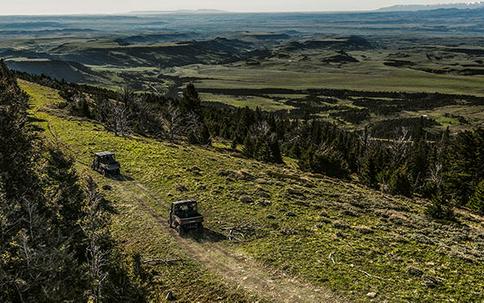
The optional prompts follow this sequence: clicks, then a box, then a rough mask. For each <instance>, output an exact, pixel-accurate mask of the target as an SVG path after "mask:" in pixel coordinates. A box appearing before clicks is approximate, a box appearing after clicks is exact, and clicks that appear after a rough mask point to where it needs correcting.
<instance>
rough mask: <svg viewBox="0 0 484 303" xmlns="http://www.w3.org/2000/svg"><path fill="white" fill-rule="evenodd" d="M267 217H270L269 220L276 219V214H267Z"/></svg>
mask: <svg viewBox="0 0 484 303" xmlns="http://www.w3.org/2000/svg"><path fill="white" fill-rule="evenodd" d="M267 219H269V220H275V219H276V216H274V215H267Z"/></svg>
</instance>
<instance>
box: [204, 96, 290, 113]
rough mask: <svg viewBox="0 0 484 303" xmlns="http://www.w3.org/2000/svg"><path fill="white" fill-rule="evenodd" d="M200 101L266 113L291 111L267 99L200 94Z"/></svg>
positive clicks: (279, 103)
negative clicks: (260, 110)
mask: <svg viewBox="0 0 484 303" xmlns="http://www.w3.org/2000/svg"><path fill="white" fill-rule="evenodd" d="M200 97H201V99H202V101H205V102H219V103H224V104H228V105H232V106H236V107H246V106H247V107H249V108H251V109H255V108H257V107H259V108H260V109H262V110H266V111H277V110H291V109H293V107H292V106H289V105H286V104H284V103H282V102H277V101H274V100H272V99H269V98H264V97H257V96H229V95H216V94H208V93H202V94H200Z"/></svg>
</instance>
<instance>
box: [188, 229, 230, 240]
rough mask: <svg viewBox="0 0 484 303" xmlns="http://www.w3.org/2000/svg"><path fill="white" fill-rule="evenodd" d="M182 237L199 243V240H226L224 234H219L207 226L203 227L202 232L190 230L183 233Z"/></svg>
mask: <svg viewBox="0 0 484 303" xmlns="http://www.w3.org/2000/svg"><path fill="white" fill-rule="evenodd" d="M183 237H184V238H190V239H193V240H195V241H197V242H200V243H201V242H210V243H217V242H221V241H225V240H227V237H226V236H225V235H224V234H221V233H219V232H216V231H214V230H211V229H208V228H204V229H203V233H199V232H196V231H192V232H188V233H186V234H183Z"/></svg>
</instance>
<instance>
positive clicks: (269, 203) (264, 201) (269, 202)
mask: <svg viewBox="0 0 484 303" xmlns="http://www.w3.org/2000/svg"><path fill="white" fill-rule="evenodd" d="M258 204H259V205H260V206H263V207H267V206H271V205H272V202H271V201H269V200H262V201H259V203H258Z"/></svg>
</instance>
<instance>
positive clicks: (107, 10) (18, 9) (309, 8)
mask: <svg viewBox="0 0 484 303" xmlns="http://www.w3.org/2000/svg"><path fill="white" fill-rule="evenodd" d="M451 3H465V1H462V2H459V1H455V0H454V1H452V0H450V1H445V0H421V1H418V2H417V1H392V0H376V1H370V0H360V1H354V0H352V1H349V0H329V1H319V0H299V1H298V0H266V1H263V2H262V1H257V0H246V1H244V2H243V3H241V2H239V1H221V0H198V1H197V0H179V1H177V2H176V4H173V3H172V2H168V1H156V0H138V1H134V0H117V1H116V0H105V1H99V0H84V1H82V2H80V3H71V2H67V1H61V0H44V1H34V0H18V1H15V3H7V4H3V5H2V11H0V15H4V16H5V15H70V14H125V13H130V12H135V11H176V10H200V9H214V10H224V11H230V12H241V13H242V12H334V11H364V10H374V9H378V8H382V7H387V6H392V5H420V4H421V5H429V4H451Z"/></svg>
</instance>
